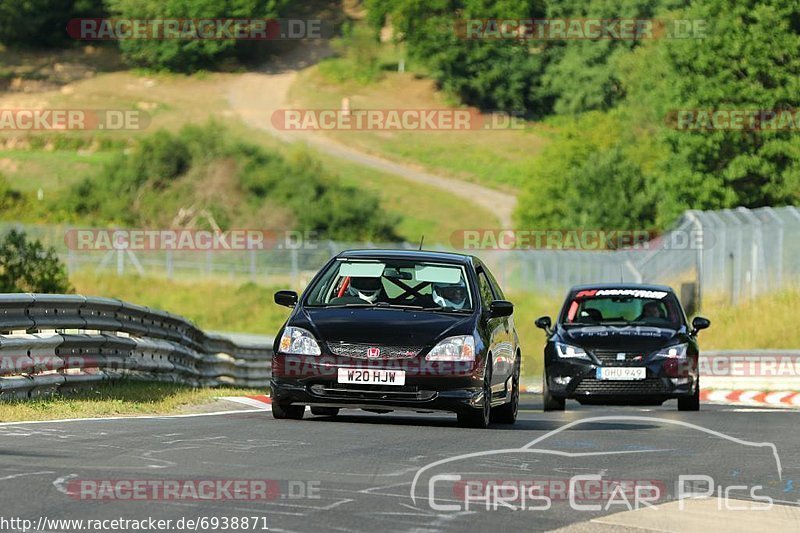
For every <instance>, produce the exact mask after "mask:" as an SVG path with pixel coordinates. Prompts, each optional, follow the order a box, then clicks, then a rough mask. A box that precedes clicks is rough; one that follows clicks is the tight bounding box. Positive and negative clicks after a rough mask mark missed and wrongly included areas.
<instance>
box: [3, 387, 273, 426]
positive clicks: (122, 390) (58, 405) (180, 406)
mask: <svg viewBox="0 0 800 533" xmlns="http://www.w3.org/2000/svg"><path fill="white" fill-rule="evenodd" d="M264 393H265V391H264V390H256V389H240V388H231V387H224V388H216V389H195V388H192V387H188V386H186V385H178V384H174V383H145V382H140V381H120V382H118V383H103V384H101V385H98V386H97V387H95V388H91V389H84V390H79V391H75V392H74V393H69V394H65V395H59V394H56V395H52V396H45V397H41V398H36V399H30V400H6V401H2V402H0V422H19V421H27V420H58V419H64V418H98V417H106V416H135V415H169V414H180V413H185V412H191V410H192V408H193V407H197V406H201V405H204V404H208V403H209V402H212V401H213V400H214V398H215V397H217V396H245V395H255V394H264Z"/></svg>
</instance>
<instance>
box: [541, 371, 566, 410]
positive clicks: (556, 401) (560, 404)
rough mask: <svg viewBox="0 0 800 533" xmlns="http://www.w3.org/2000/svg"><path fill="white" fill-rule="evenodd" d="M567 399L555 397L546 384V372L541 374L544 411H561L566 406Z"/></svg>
mask: <svg viewBox="0 0 800 533" xmlns="http://www.w3.org/2000/svg"><path fill="white" fill-rule="evenodd" d="M566 405H567V400H566V399H564V398H556V397H554V396H553V395H552V394H551V393H550V387H548V386H547V374H543V375H542V410H544V411H563V410H564V409H565V408H566Z"/></svg>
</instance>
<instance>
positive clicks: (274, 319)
mask: <svg viewBox="0 0 800 533" xmlns="http://www.w3.org/2000/svg"><path fill="white" fill-rule="evenodd" d="M70 281H71V282H72V284H73V285H74V286H75V291H76V292H77V293H78V294H83V295H84V296H105V297H108V298H119V299H121V300H125V301H127V302H131V303H136V304H139V305H146V306H148V307H152V308H155V309H163V310H165V311H169V312H171V313H175V314H178V315H181V316H183V317H185V318H188V319H189V320H191V321H193V322H194V323H195V324H197V325H198V326H199V327H200V328H201V329H206V330H213V331H230V332H238V333H254V334H259V335H274V334H275V332H277V331H278V329H279V328H280V326H281V324H283V322H284V321H285V320H286V318H287V317H288V316H289V309H287V308H286V307H281V306H279V305H277V304H275V302H274V301H273V294H274V292H275V291H276V290H278V289H292V288H294V289H298V287H290V286H284V285H277V286H272V287H265V286H264V285H258V284H255V283H243V284H237V283H235V282H221V281H209V280H203V279H198V280H193V281H173V280H168V279H165V278H154V277H139V276H125V277H117V276H115V275H112V274H93V273H89V272H79V273H76V274H74V275H72V276H71V277H70ZM300 289H302V287H300Z"/></svg>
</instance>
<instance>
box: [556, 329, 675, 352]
mask: <svg viewBox="0 0 800 533" xmlns="http://www.w3.org/2000/svg"><path fill="white" fill-rule="evenodd" d="M559 337H560V338H561V340H562V341H563V342H565V343H567V344H571V345H573V346H579V347H581V348H583V349H584V350H620V351H642V352H645V353H647V352H651V351H654V350H657V349H659V348H661V347H663V346H667V345H670V344H674V343H676V342H680V341H681V340H682V339H683V337H685V334H684V333H683V332H682V330H675V329H670V328H659V327H653V326H583V327H581V326H573V327H570V328H559Z"/></svg>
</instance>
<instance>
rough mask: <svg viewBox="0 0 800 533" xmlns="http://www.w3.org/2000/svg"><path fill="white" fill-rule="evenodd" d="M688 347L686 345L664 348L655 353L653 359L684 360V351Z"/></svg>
mask: <svg viewBox="0 0 800 533" xmlns="http://www.w3.org/2000/svg"><path fill="white" fill-rule="evenodd" d="M688 346H689V345H688V344H674V345H672V346H666V347H664V348H661V349H660V350H659V351H657V352H656V353H655V354H654V355H653V357H655V358H659V359H686V349H687V348H688Z"/></svg>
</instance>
